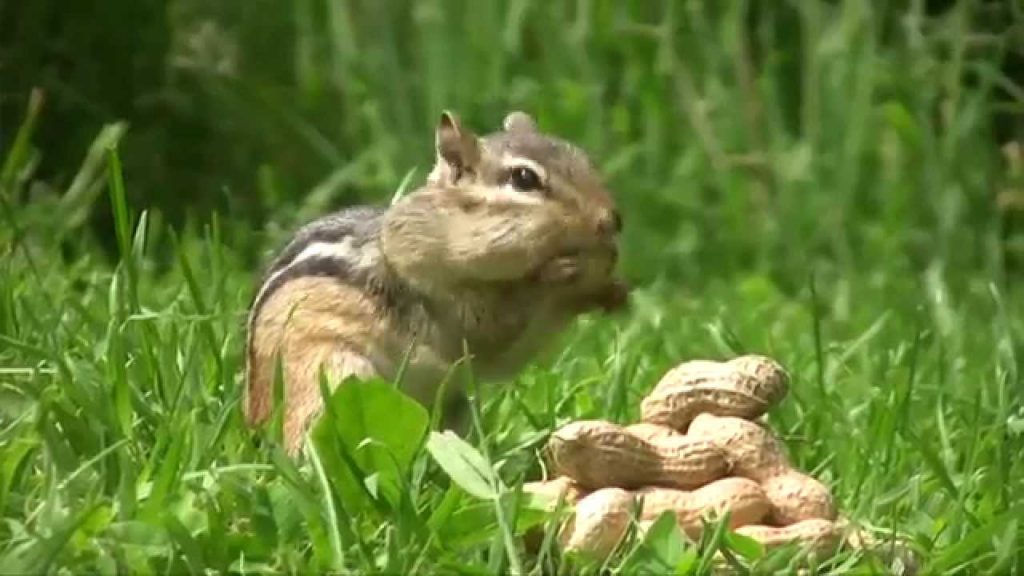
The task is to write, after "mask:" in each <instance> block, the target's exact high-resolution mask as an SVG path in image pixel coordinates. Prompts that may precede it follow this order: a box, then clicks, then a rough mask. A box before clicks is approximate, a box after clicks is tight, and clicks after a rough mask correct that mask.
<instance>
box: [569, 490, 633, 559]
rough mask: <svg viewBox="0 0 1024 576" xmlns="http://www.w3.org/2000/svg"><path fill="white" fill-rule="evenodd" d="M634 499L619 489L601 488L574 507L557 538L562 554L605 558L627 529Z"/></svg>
mask: <svg viewBox="0 0 1024 576" xmlns="http://www.w3.org/2000/svg"><path fill="white" fill-rule="evenodd" d="M634 503H635V500H634V496H633V494H632V493H630V492H627V491H626V490H623V489H621V488H602V489H600V490H596V491H594V492H591V493H590V494H587V495H586V496H584V497H583V498H582V499H580V501H579V502H577V503H576V511H575V513H574V514H573V516H572V518H570V519H569V521H568V522H567V523H566V524H565V525H564V526H563V528H562V531H561V533H560V535H559V540H560V542H561V543H562V545H563V547H564V549H565V551H566V552H575V553H579V554H583V555H586V556H591V557H594V558H597V559H604V558H607V557H608V556H609V555H610V554H611V553H612V552H613V551H614V550H615V547H616V546H617V545H618V543H619V541H621V540H622V537H623V536H624V535H625V534H626V530H627V529H628V528H629V520H630V518H631V516H632V513H633V508H634Z"/></svg>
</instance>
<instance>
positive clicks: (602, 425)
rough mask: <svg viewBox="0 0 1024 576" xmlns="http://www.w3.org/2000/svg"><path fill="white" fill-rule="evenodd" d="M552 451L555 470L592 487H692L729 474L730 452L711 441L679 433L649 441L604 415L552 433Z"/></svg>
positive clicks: (575, 423)
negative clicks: (724, 451)
mask: <svg viewBox="0 0 1024 576" xmlns="http://www.w3.org/2000/svg"><path fill="white" fill-rule="evenodd" d="M547 451H548V455H549V458H550V460H551V464H552V467H553V469H554V471H555V473H556V474H559V475H564V476H568V477H570V478H572V479H573V480H575V481H576V482H577V483H578V484H579V485H580V486H581V487H583V488H584V489H588V490H594V489H598V488H604V487H609V486H617V487H620V488H639V487H641V486H651V485H654V486H666V487H672V488H680V489H683V490H688V489H692V488H697V487H699V486H703V485H704V484H707V483H708V482H711V481H712V480H717V479H718V478H721V477H723V476H724V475H725V473H726V472H727V470H728V465H727V463H726V460H725V456H724V455H723V454H722V452H721V450H719V449H718V448H717V447H716V446H715V445H714V444H713V443H712V442H710V441H708V440H705V439H701V438H689V437H686V436H682V435H680V436H679V437H678V438H673V439H671V440H665V441H658V442H647V441H645V440H643V439H642V438H639V437H637V436H634V435H632V434H630V433H628V432H627V431H626V429H625V428H624V427H622V426H619V425H617V424H613V423H611V422H605V421H601V420H581V421H577V422H572V423H570V424H567V425H566V426H563V427H562V428H560V429H559V430H557V431H555V433H554V434H552V436H551V439H550V441H549V442H548V446H547Z"/></svg>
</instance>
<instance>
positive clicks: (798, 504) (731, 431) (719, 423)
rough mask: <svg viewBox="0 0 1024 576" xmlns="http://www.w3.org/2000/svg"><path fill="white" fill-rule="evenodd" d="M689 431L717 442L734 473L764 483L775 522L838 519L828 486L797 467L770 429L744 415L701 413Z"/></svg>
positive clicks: (787, 522)
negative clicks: (792, 465) (726, 415)
mask: <svg viewBox="0 0 1024 576" xmlns="http://www.w3.org/2000/svg"><path fill="white" fill-rule="evenodd" d="M689 434H690V435H691V436H698V437H701V438H707V439H708V440H711V441H712V442H714V443H715V444H716V445H717V446H718V447H719V448H720V449H721V450H722V451H723V452H724V453H725V455H726V459H727V460H728V461H729V464H730V466H731V467H732V473H733V474H735V475H736V476H742V477H744V478H750V479H752V480H756V481H757V482H759V483H760V484H761V487H762V488H763V489H764V492H765V495H767V497H768V500H769V501H770V502H771V503H772V522H773V523H775V524H780V525H787V524H792V523H794V522H799V521H801V520H808V519H811V518H823V519H827V520H834V519H835V517H836V510H835V506H834V504H833V501H832V495H831V493H830V492H829V490H828V488H827V487H826V486H825V485H824V484H822V483H821V482H819V481H818V480H816V479H814V478H812V477H810V476H808V475H806V474H804V473H802V472H799V471H797V470H795V469H793V468H792V467H791V465H790V462H789V459H788V458H786V456H785V454H784V452H783V447H782V443H781V442H779V440H778V439H777V438H776V437H775V435H774V434H772V433H771V432H770V431H769V430H768V429H767V428H765V427H763V426H761V425H759V424H756V423H754V422H749V421H747V420H743V419H741V418H734V417H723V416H713V415H711V414H701V415H699V416H698V417H697V418H695V419H694V421H693V424H691V425H690V433H689Z"/></svg>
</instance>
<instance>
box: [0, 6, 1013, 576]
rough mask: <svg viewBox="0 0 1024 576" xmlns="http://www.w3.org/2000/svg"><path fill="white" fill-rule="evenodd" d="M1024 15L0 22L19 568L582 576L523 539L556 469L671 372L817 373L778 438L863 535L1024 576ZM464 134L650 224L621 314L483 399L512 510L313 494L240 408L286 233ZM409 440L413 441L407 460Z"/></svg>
mask: <svg viewBox="0 0 1024 576" xmlns="http://www.w3.org/2000/svg"><path fill="white" fill-rule="evenodd" d="M1022 16H1024V10H1022V9H1021V8H1020V5H1019V4H1018V3H1015V2H1013V1H1006V2H982V1H980V0H976V1H965V2H956V3H954V2H923V1H911V2H896V1H890V2H875V3H867V2H859V1H853V0H848V1H841V0H836V1H831V2H823V1H813V0H791V1H779V2H750V1H737V2H729V3H725V2H722V3H713V2H695V1H676V2H670V1H664V2H613V1H603V0H578V1H576V2H547V3H544V2H533V1H530V0H507V1H501V2H471V1H466V0H463V1H456V0H424V1H420V2H397V1H396V2H373V1H354V0H353V1H342V0H334V1H331V0H294V1H293V2H272V1H269V0H250V1H248V2H242V1H230V2H220V3H215V4H210V3H203V2H198V1H195V0H165V1H163V2H159V1H155V0H146V1H139V0H134V1H108V2H90V1H85V0H83V1H78V2H70V3H69V2H56V1H53V0H34V1H32V2H12V1H5V0H0V79H2V84H0V145H2V146H3V148H2V154H0V157H2V158H3V165H2V168H0V210H2V211H0V257H2V260H0V511H2V517H3V519H4V522H3V523H0V570H3V571H5V572H22V573H24V572H32V573H36V572H45V571H56V570H61V571H65V572H75V573H77V572H82V571H88V572H113V571H129V572H136V571H141V572H161V573H167V572H175V573H177V572H186V571H190V572H202V571H204V570H208V569H212V570H218V571H234V572H250V571H253V572H265V571H291V572H306V571H309V570H335V571H346V570H359V571H363V572H365V571H378V572H386V573H408V572H409V571H410V570H413V569H418V570H423V571H431V572H435V571H455V572H460V573H486V572H495V571H509V570H513V569H514V570H518V569H522V570H524V571H530V570H534V571H542V570H545V569H553V568H555V567H557V566H562V567H563V568H564V567H565V565H564V564H562V561H561V559H559V558H558V556H557V554H550V553H549V552H550V551H549V550H547V549H545V551H543V552H542V553H540V555H539V556H538V555H534V554H529V553H527V552H526V551H525V550H524V549H523V547H522V545H521V542H520V540H519V539H518V538H517V534H518V532H521V530H522V528H523V526H524V525H525V524H527V523H529V522H530V521H536V518H535V517H534V516H531V513H530V512H529V510H528V509H527V508H525V507H524V506H523V505H521V503H517V502H516V501H515V499H514V498H513V497H510V496H509V494H510V493H511V494H513V495H514V490H513V489H512V488H508V487H514V486H515V485H517V484H518V483H519V482H520V481H521V480H522V479H523V478H524V477H527V478H535V477H537V476H538V475H539V473H540V470H539V467H538V465H537V455H536V449H537V448H538V447H539V446H540V445H541V443H542V442H543V439H544V437H545V435H546V434H547V433H548V432H549V431H550V430H551V429H552V428H554V427H556V426H557V425H559V424H561V423H563V422H565V421H567V420H569V419H571V418H580V417H593V418H608V419H613V420H619V421H626V420H628V419H631V418H633V417H635V414H636V412H637V406H638V399H639V398H640V397H641V396H642V395H643V394H644V393H645V392H646V390H647V389H649V387H650V386H651V385H652V383H653V382H654V381H655V380H656V379H657V377H658V376H659V375H660V374H661V373H662V372H663V371H664V370H665V369H667V368H668V367H670V366H671V365H673V364H674V363H676V362H679V361H681V360H683V359H688V358H695V357H713V358H725V357H728V356H730V355H734V354H736V353H739V352H742V351H753V352H759V353H765V354H770V355H773V356H775V357H777V358H779V359H780V360H781V361H783V362H784V363H785V364H786V365H787V366H788V367H789V368H790V370H791V371H792V373H793V375H794V392H793V394H792V396H791V398H790V399H788V400H787V402H786V404H785V406H784V407H782V408H781V409H780V410H779V411H778V413H776V414H773V415H772V423H773V424H774V425H775V426H776V427H777V428H778V429H779V430H781V431H783V433H784V435H785V439H786V442H787V445H788V447H789V449H790V450H791V452H792V454H793V456H794V459H795V461H796V462H797V463H798V465H800V466H801V467H802V468H804V469H807V470H811V471H813V472H814V473H815V474H817V475H818V476H819V477H820V478H822V479H823V480H824V481H826V482H828V483H829V485H830V486H832V488H833V489H834V491H835V493H836V495H837V498H838V501H839V503H840V505H841V506H842V508H843V509H844V510H846V511H847V512H848V513H849V515H850V516H851V517H852V518H854V519H856V520H858V521H862V522H865V523H868V524H869V525H871V526H874V527H876V528H878V529H879V531H880V533H881V534H888V533H890V532H892V531H896V532H897V533H899V534H902V535H904V536H906V537H907V538H909V539H910V540H911V541H912V542H913V545H914V546H915V548H917V549H918V551H919V552H920V553H921V555H922V558H923V562H924V564H925V565H926V566H928V567H929V568H930V569H931V570H932V571H934V572H944V571H949V572H955V571H961V572H965V573H966V572H972V573H973V572H979V571H980V572H989V573H992V572H1004V573H1008V572H1012V573H1019V571H1020V570H1021V568H1020V566H1021V564H1022V563H1024V546H1022V537H1024V527H1022V526H1021V521H1020V518H1024V480H1022V479H1024V464H1022V463H1021V460H1020V458H1019V456H1020V454H1021V451H1022V449H1024V402H1022V398H1024V380H1022V376H1021V369H1022V360H1021V359H1022V357H1024V347H1022V338H1024V310H1022V306H1024V300H1022V294H1021V278H1022V274H1024V148H1022V145H1024V144H1022V143H1024V121H1022V114H1024V71H1022V61H1024V28H1022V25H1024V18H1022ZM443 108H451V109H454V110H456V111H458V112H459V113H460V114H461V116H462V117H463V118H464V120H465V121H466V122H467V123H468V124H469V125H471V126H474V127H476V128H477V129H478V130H480V131H488V130H493V129H496V128H497V127H498V124H499V122H500V119H501V117H502V115H503V114H504V113H505V112H506V111H507V110H509V109H511V108H521V109H525V110H528V111H530V112H531V113H533V114H534V115H535V116H536V117H537V118H538V120H539V122H540V124H541V125H542V127H543V128H544V129H546V130H548V131H552V132H555V133H558V134H561V135H563V136H565V137H567V138H570V139H573V140H576V141H578V142H580V143H581V144H582V145H584V146H585V147H586V148H587V149H588V150H590V151H591V152H592V154H593V155H594V156H595V157H596V158H597V159H598V160H599V161H600V164H601V165H602V167H603V168H604V170H605V172H606V174H607V176H608V180H609V183H610V184H611V186H612V187H613V188H614V190H615V191H616V195H617V198H618V200H619V203H620V204H621V207H622V211H623V213H624V217H625V222H626V229H625V238H624V243H625V246H624V248H625V254H624V262H623V266H624V269H625V271H626V273H627V274H628V276H629V277H630V278H631V279H632V280H633V281H634V282H635V283H636V284H637V285H638V287H639V290H638V292H637V294H636V295H635V301H634V307H633V310H632V311H631V312H630V313H629V314H628V315H625V316H622V317H619V318H588V319H585V320H584V321H583V322H581V323H580V326H578V327H577V329H576V330H574V331H573V332H572V333H571V334H569V335H567V339H566V340H567V345H566V348H565V351H564V353H563V354H561V355H560V356H558V357H556V358H553V359H549V360H548V361H545V362H542V363H538V365H537V366H535V367H533V368H531V369H530V370H528V371H527V372H526V373H524V374H523V375H522V376H521V377H520V378H518V379H517V380H516V382H514V383H512V384H513V385H511V386H504V387H500V388H494V387H487V388H482V389H481V391H480V394H479V395H478V399H479V406H480V409H481V421H480V424H481V425H480V430H479V433H478V434H476V435H475V436H473V437H472V438H471V439H470V441H471V443H472V444H473V445H474V446H475V447H476V448H477V449H479V450H480V452H481V454H482V455H483V456H482V458H485V459H486V460H487V461H488V462H490V463H491V464H492V465H493V468H491V467H488V468H487V469H488V470H491V472H485V473H483V479H484V484H485V485H486V486H487V487H488V489H487V490H478V491H477V492H476V493H470V492H472V490H471V491H470V492H467V491H466V490H464V489H463V488H460V487H459V486H453V485H452V484H451V483H450V482H449V478H448V476H447V475H446V474H445V473H444V471H442V470H441V469H440V468H439V466H438V465H437V463H436V461H435V460H434V459H433V458H431V456H430V454H428V452H429V451H428V450H427V449H426V448H424V447H422V446H420V445H419V444H416V443H413V445H416V446H419V447H418V448H417V449H416V450H414V451H412V452H410V453H408V454H405V456H404V458H405V460H402V462H404V464H402V465H400V466H397V467H396V468H392V467H390V466H391V465H390V464H383V463H382V462H383V461H382V460H380V459H379V458H377V459H374V458H370V457H368V456H366V455H365V454H363V455H362V456H360V458H362V459H361V460H360V461H359V462H360V464H361V468H362V470H361V473H360V474H357V475H356V476H360V475H365V476H367V477H369V478H370V479H371V480H370V481H369V482H364V481H361V480H360V478H355V479H354V477H353V476H350V475H347V474H348V472H347V471H346V470H347V469H346V470H340V471H339V469H338V468H337V466H338V464H337V463H336V462H332V461H324V462H322V463H319V464H318V465H314V464H307V465H305V466H304V467H302V468H298V469H297V468H295V467H293V466H292V465H291V464H290V463H288V462H287V461H286V460H285V459H284V458H282V457H281V455H280V453H279V452H278V451H277V449H276V448H275V447H274V446H273V443H272V442H271V443H270V445H268V444H266V443H264V444H263V445H259V444H258V443H257V442H255V441H254V440H255V438H256V437H258V436H259V435H257V434H253V433H252V432H250V431H249V430H247V429H246V428H245V426H244V425H243V423H242V420H241V417H240V412H239V409H238V399H239V394H240V388H239V384H240V367H241V364H240V358H241V356H240V354H241V342H242V341H241V338H242V333H241V326H242V322H243V318H244V314H245V308H246V305H247V304H248V298H249V297H250V296H251V291H252V288H253V285H252V283H253V281H254V276H255V273H256V271H257V270H258V267H259V266H260V264H261V262H262V261H263V259H264V258H265V257H266V254H267V252H268V251H269V250H271V249H273V248H274V247H276V246H277V245H278V244H279V243H280V242H281V241H282V240H283V239H284V237H285V235H286V234H287V233H288V231H290V230H291V229H292V228H293V227H294V226H295V225H297V224H298V223H300V222H302V221H304V220H307V219H309V218H311V217H313V216H315V215H318V214H321V213H323V212H325V211H327V210H330V209H333V208H336V207H339V206H342V205H347V204H351V203H354V202H362V201H386V200H387V199H388V198H390V197H391V195H392V194H393V193H394V191H395V190H396V189H398V188H399V187H400V186H401V184H402V183H403V181H406V180H407V179H408V181H409V182H413V183H415V182H416V181H418V180H419V179H421V178H422V177H423V175H424V174H425V172H426V170H427V168H428V165H429V163H430V161H431V154H432V150H431V137H432V135H431V131H432V129H433V124H434V122H435V120H436V118H437V115H438V112H439V111H440V110H441V109H443ZM114 149H116V150H117V153H116V154H115V153H112V152H111V151H112V150H114ZM374 398H378V397H377V396H374ZM368 402H370V404H368V405H367V406H366V410H368V411H372V410H378V409H397V408H396V406H398V405H401V402H400V399H396V398H394V397H392V396H389V395H388V394H386V393H383V392H381V393H380V394H379V398H378V399H377V400H373V401H368ZM374 402H379V403H378V404H374ZM349 405H351V403H349ZM344 406H345V404H339V409H341V410H345V408H344ZM382 407H383V408H382ZM413 412H415V411H413ZM408 420H409V422H410V424H409V425H408V430H407V431H406V432H404V433H407V434H408V436H401V435H399V437H397V438H392V441H393V442H394V443H395V444H407V443H408V442H406V440H407V439H408V438H415V437H417V434H418V432H417V430H419V428H418V424H417V422H419V416H416V415H412V414H411V413H410V416H409V418H408ZM330 425H333V424H330ZM361 437H362V436H361V434H359V430H356V431H352V430H344V431H341V432H339V433H337V434H330V433H328V432H325V433H323V434H321V436H320V437H319V438H318V442H319V443H320V446H321V447H322V448H323V449H324V451H325V454H326V453H334V452H336V451H340V450H342V449H351V450H352V451H353V452H354V453H357V452H359V451H358V450H356V446H357V445H358V443H359V442H358V439H359V438H361ZM434 448H435V452H436V446H435V447H434ZM364 450H365V449H364ZM435 455H436V454H435ZM378 456H379V455H378ZM381 479H383V482H384V484H383V485H384V486H390V488H381V489H380V490H379V491H375V490H373V489H364V488H365V486H368V485H370V486H377V485H378V484H377V483H378V482H381V481H382V480H381ZM362 480H365V479H362ZM353 486H354V487H355V488H353ZM360 486H362V487H364V488H360ZM396 487H397V488H396ZM352 490H355V494H354V495H353V492H352ZM509 490H511V492H509ZM341 496H345V497H344V498H342V497H341ZM531 518H532V520H531ZM481 524H482V525H484V526H486V527H487V528H486V529H483V530H481V529H480V528H479V526H480V525H481ZM729 545H730V544H729V542H725V543H723V542H721V541H719V542H717V543H716V542H704V543H702V544H701V545H700V546H697V547H689V546H688V545H684V544H683V543H682V542H681V541H679V540H678V539H677V537H675V536H671V535H666V536H664V539H663V540H659V541H657V542H647V543H631V544H629V545H627V546H626V547H625V548H626V549H625V550H624V551H623V554H622V555H620V556H619V557H617V558H616V559H615V560H614V561H613V562H612V563H611V564H610V567H611V568H613V569H620V570H623V571H634V570H638V569H641V568H645V569H647V570H649V571H655V572H670V571H675V572H679V573H702V572H705V571H706V570H707V569H708V568H709V565H708V559H710V558H711V556H712V552H713V549H714V548H715V547H717V546H726V547H728V546H729ZM737 553H738V554H739V556H740V560H739V562H741V564H742V565H744V566H747V567H753V568H754V569H758V570H769V569H771V568H772V567H775V568H778V567H779V566H784V564H779V562H784V561H785V560H772V559H770V558H769V559H765V558H759V557H758V554H757V553H756V551H750V550H740V551H739V552H737ZM864 562H867V560H866V559H860V558H858V557H857V556H856V555H853V556H851V557H849V558H847V559H845V560H838V561H837V563H836V564H835V565H833V569H841V568H844V567H846V568H849V567H850V566H853V565H854V564H857V563H860V564H861V565H864Z"/></svg>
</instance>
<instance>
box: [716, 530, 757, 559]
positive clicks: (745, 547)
mask: <svg viewBox="0 0 1024 576" xmlns="http://www.w3.org/2000/svg"><path fill="white" fill-rule="evenodd" d="M725 544H726V546H728V547H729V549H730V550H732V551H733V552H736V553H737V554H739V555H740V556H742V557H744V558H746V559H747V560H757V559H758V558H761V557H763V556H764V553H765V549H764V545H762V544H761V543H760V542H758V541H757V540H754V539H753V538H751V537H749V536H744V535H743V534H737V533H735V532H726V533H725Z"/></svg>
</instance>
